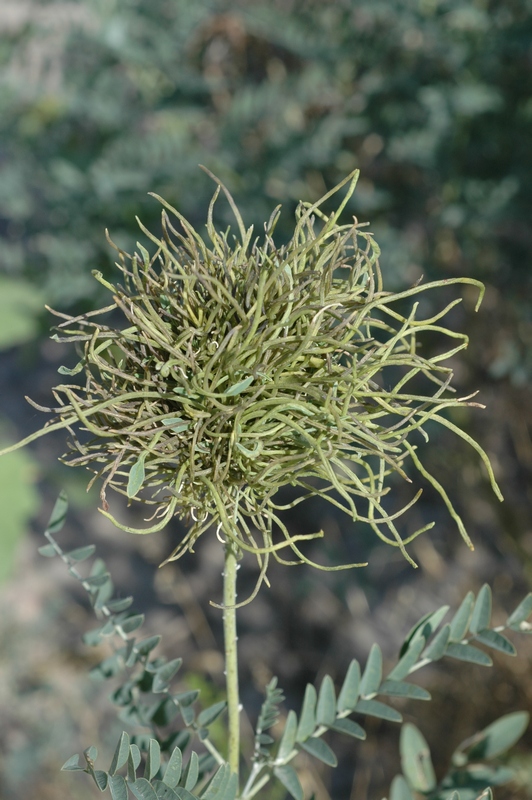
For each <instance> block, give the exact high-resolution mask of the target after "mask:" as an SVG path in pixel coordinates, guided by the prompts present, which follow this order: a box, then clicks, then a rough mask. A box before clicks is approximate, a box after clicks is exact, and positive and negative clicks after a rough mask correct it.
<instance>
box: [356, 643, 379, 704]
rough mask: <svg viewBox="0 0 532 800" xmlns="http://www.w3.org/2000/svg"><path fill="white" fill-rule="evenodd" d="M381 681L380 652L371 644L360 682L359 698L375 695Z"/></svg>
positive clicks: (376, 645) (377, 647)
mask: <svg viewBox="0 0 532 800" xmlns="http://www.w3.org/2000/svg"><path fill="white" fill-rule="evenodd" d="M381 680H382V651H381V649H380V647H379V645H378V644H373V645H372V646H371V650H370V652H369V656H368V660H367V663H366V668H365V670H364V674H363V675H362V679H361V681H360V696H361V697H368V696H369V695H372V694H375V693H376V691H377V689H378V688H379V685H380V682H381Z"/></svg>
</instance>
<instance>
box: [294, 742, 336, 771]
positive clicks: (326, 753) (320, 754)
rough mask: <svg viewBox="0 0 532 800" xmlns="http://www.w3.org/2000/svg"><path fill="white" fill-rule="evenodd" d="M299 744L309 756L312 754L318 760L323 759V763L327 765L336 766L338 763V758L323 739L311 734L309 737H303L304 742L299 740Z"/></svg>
mask: <svg viewBox="0 0 532 800" xmlns="http://www.w3.org/2000/svg"><path fill="white" fill-rule="evenodd" d="M300 746H301V747H302V748H303V750H306V752H307V753H309V754H310V755H311V756H314V758H317V759H318V760H319V761H323V763H324V764H327V765H328V766H329V767H336V766H337V765H338V759H337V758H336V756H335V754H334V753H333V751H332V750H331V748H330V747H329V745H328V744H327V743H326V742H324V741H323V739H319V738H318V737H316V736H311V737H310V738H309V739H305V741H304V742H301V745H300Z"/></svg>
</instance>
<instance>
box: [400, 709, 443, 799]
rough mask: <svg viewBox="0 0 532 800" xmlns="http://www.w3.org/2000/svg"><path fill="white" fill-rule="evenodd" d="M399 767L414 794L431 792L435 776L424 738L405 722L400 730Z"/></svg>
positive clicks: (413, 726)
mask: <svg viewBox="0 0 532 800" xmlns="http://www.w3.org/2000/svg"><path fill="white" fill-rule="evenodd" d="M399 747H400V751H401V767H402V769H403V774H404V776H405V778H406V780H407V781H408V783H409V785H410V786H411V787H412V789H414V791H416V792H423V793H426V792H431V791H432V790H433V789H434V788H435V787H436V775H435V773H434V767H433V766H432V759H431V757H430V750H429V746H428V744H427V742H426V741H425V737H424V736H423V734H422V733H421V731H419V730H418V729H417V728H416V726H415V725H412V724H411V723H409V722H407V723H406V724H405V725H403V727H402V729H401V738H400V745H399Z"/></svg>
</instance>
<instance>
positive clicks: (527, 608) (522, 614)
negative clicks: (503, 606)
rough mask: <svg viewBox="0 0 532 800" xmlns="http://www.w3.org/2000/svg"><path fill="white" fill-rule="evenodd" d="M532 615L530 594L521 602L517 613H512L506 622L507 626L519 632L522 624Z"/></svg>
mask: <svg viewBox="0 0 532 800" xmlns="http://www.w3.org/2000/svg"><path fill="white" fill-rule="evenodd" d="M530 614H532V592H529V593H528V594H527V596H526V597H525V598H524V599H523V600H521V602H520V603H519V605H518V606H517V608H516V609H515V611H512V613H511V614H510V616H509V617H508V619H507V620H506V625H507V626H508V627H509V628H517V629H518V630H519V626H520V624H521V623H522V622H526V620H527V619H528V618H529V616H530Z"/></svg>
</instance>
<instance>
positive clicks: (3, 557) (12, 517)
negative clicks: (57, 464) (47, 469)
mask: <svg viewBox="0 0 532 800" xmlns="http://www.w3.org/2000/svg"><path fill="white" fill-rule="evenodd" d="M2 438H3V437H2ZM36 474H37V464H36V462H35V459H34V458H32V456H31V455H30V454H29V453H27V452H25V451H24V452H22V451H20V452H17V453H10V454H9V455H8V456H6V458H2V459H0V486H1V487H2V499H3V500H4V499H5V501H4V502H2V535H1V536H0V584H1V583H3V582H4V581H5V580H6V579H7V578H9V577H10V576H11V572H12V569H13V565H14V562H15V557H16V552H17V547H18V544H19V540H20V535H21V534H22V533H25V532H26V531H27V529H28V525H29V521H30V520H31V519H32V517H33V516H34V515H35V513H36V511H37V509H38V508H39V505H40V496H39V493H38V491H37V488H36V486H35V477H36Z"/></svg>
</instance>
